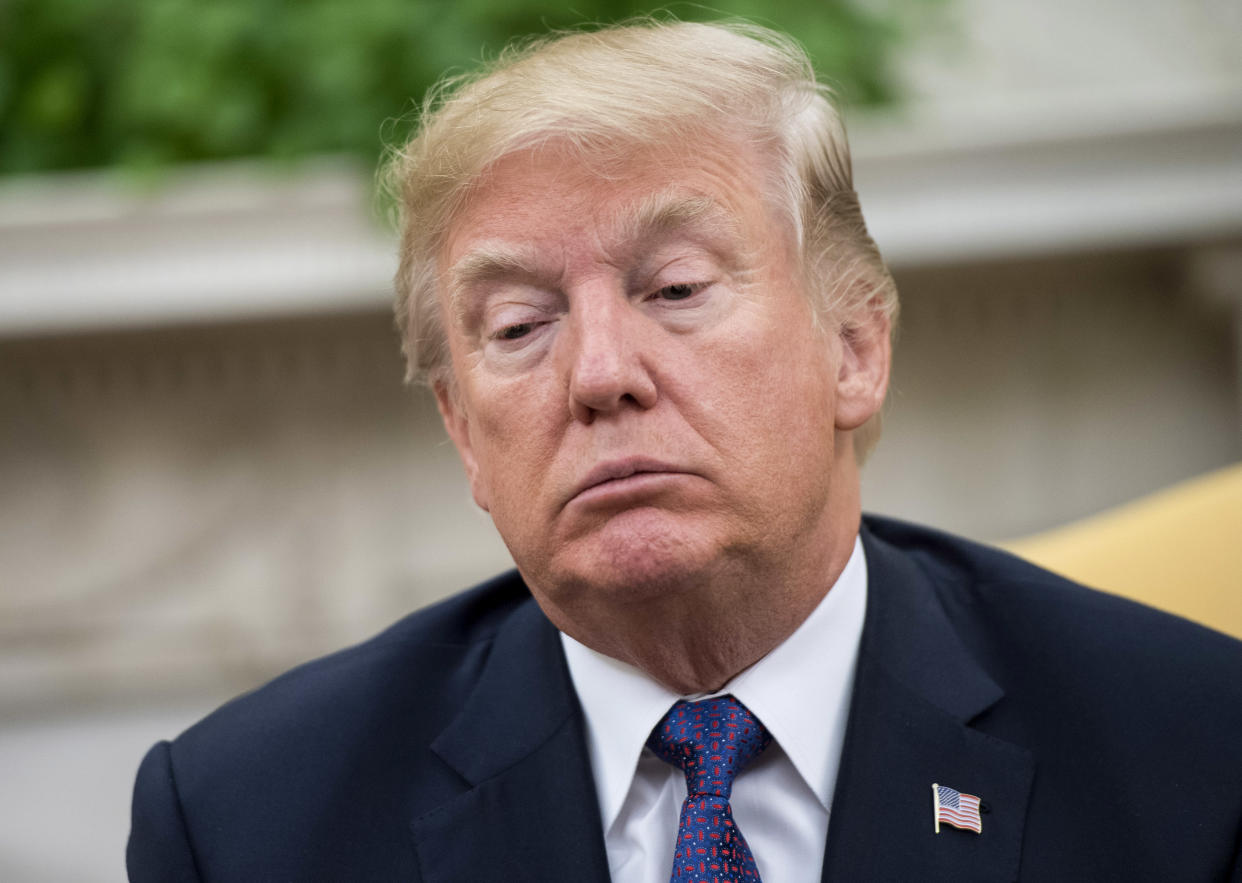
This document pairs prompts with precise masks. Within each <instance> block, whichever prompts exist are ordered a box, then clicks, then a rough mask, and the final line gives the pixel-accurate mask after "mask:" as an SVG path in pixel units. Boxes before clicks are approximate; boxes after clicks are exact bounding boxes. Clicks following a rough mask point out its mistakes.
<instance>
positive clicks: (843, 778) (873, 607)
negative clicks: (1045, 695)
mask: <svg viewBox="0 0 1242 883" xmlns="http://www.w3.org/2000/svg"><path fill="white" fill-rule="evenodd" d="M863 542H864V547H865V551H866V556H867V572H868V595H867V598H868V600H867V621H866V625H865V626H864V629H863V640H862V644H861V646H860V648H859V661H858V675H857V678H856V681H855V687H854V698H853V701H852V705H851V708H850V720H849V725H848V728H847V732H846V739H845V745H844V748H843V751H842V758H841V772H840V775H839V777H838V780H837V788H836V793H835V794H834V796H833V805H832V817H831V822H830V824H829V833H828V844H827V850H826V853H825V856H824V876H823V879H824V880H825V881H828V880H833V881H836V880H915V879H917V880H954V881H962V880H988V881H997V880H1014V879H1016V878H1017V874H1018V861H1019V858H1020V853H1021V846H1022V829H1023V823H1024V820H1025V816H1026V805H1027V800H1028V797H1029V792H1030V787H1031V781H1032V777H1033V769H1034V767H1033V762H1032V759H1031V757H1030V755H1029V753H1028V752H1026V751H1025V750H1024V749H1022V748H1020V747H1018V746H1016V745H1013V744H1010V743H1007V742H1002V741H1001V740H999V739H996V738H994V737H992V736H989V735H987V734H986V733H983V732H980V731H979V730H977V729H974V728H972V727H971V726H970V725H969V724H970V723H971V721H973V720H975V719H976V718H978V717H979V716H980V715H981V714H983V712H985V711H986V710H987V709H988V708H990V707H991V706H992V705H994V704H995V703H997V702H998V701H1003V700H1002V696H1003V691H1002V690H1001V689H1000V687H998V686H997V685H996V683H995V682H994V681H992V679H991V678H989V677H988V675H987V674H986V673H985V672H984V671H983V670H982V669H981V668H980V667H979V666H978V664H977V663H976V662H975V660H974V659H973V657H972V656H971V654H970V652H969V651H968V649H967V648H966V646H965V645H964V644H963V643H962V641H961V638H960V637H959V636H958V633H957V631H956V630H955V629H954V627H953V625H952V623H951V622H950V621H949V619H948V617H947V616H946V614H945V611H944V608H943V607H942V606H941V604H940V601H939V600H938V598H937V596H936V594H935V591H934V587H933V585H932V583H931V580H930V579H929V577H928V576H927V575H926V574H925V573H924V571H923V570H922V569H921V568H920V567H919V566H917V565H916V564H915V563H914V562H913V561H912V560H911V559H910V558H909V556H907V555H905V554H904V553H902V552H900V551H898V550H897V549H895V548H893V547H891V546H889V545H888V544H886V543H884V542H883V541H881V540H878V539H877V538H875V537H874V536H873V535H871V534H870V533H869V532H868V531H867V530H866V529H864V531H863ZM933 783H938V784H941V785H948V786H950V787H953V788H956V789H957V790H959V791H963V792H966V793H969V794H974V795H977V796H979V797H980V798H982V800H983V801H984V803H985V804H986V806H987V808H988V809H989V810H990V812H988V813H986V814H985V815H984V816H983V832H982V833H981V834H975V833H973V832H970V831H961V830H958V829H956V828H952V827H948V826H946V825H942V826H941V829H940V833H939V834H936V833H934V826H933V808H932V793H931V786H932V784H933Z"/></svg>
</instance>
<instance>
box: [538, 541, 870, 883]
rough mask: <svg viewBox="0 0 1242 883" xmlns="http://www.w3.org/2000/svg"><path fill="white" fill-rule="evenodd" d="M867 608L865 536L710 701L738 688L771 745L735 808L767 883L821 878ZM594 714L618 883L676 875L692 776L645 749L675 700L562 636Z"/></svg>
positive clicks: (596, 767)
mask: <svg viewBox="0 0 1242 883" xmlns="http://www.w3.org/2000/svg"><path fill="white" fill-rule="evenodd" d="M866 605H867V564H866V561H865V560H864V558H863V550H862V541H861V540H859V539H855V541H854V551H853V553H852V554H851V555H850V559H849V562H848V563H847V564H846V565H845V569H844V570H843V571H842V572H841V576H840V577H839V578H838V579H837V582H836V584H835V585H833V587H832V589H831V590H829V592H828V594H827V595H825V596H824V599H823V600H822V601H821V602H820V603H819V606H818V607H816V608H815V610H814V611H813V612H812V613H811V615H810V616H808V617H807V618H806V621H805V622H803V623H802V625H800V626H799V627H798V629H797V630H796V631H795V632H794V633H793V634H792V635H790V636H789V637H788V638H786V639H785V641H784V642H783V643H781V644H780V645H779V646H777V647H776V649H774V650H773V651H772V652H771V653H769V654H768V655H767V656H765V657H763V659H761V660H759V661H758V662H756V663H755V664H754V665H752V666H751V667H750V668H748V669H746V670H745V671H743V672H742V673H741V674H739V675H738V676H737V677H735V678H734V679H733V680H732V681H730V682H729V683H728V684H726V685H725V686H724V687H722V688H721V689H720V690H719V691H718V692H716V693H713V694H710V695H713V696H719V695H723V694H725V693H732V694H733V695H734V696H736V697H737V698H738V699H739V700H740V701H741V702H742V704H744V705H745V706H746V707H747V708H749V709H750V710H751V712H752V713H754V715H755V716H756V717H757V718H759V720H760V721H762V723H763V724H764V726H766V727H767V728H768V732H770V733H771V734H772V744H770V745H769V746H768V748H767V749H766V750H765V751H764V752H763V754H761V755H760V756H759V757H758V758H757V759H756V760H755V761H754V762H753V763H751V764H750V766H748V767H747V768H746V769H744V770H743V771H742V772H741V773H740V774H739V775H738V777H737V780H736V781H735V782H734V785H733V795H732V797H731V799H730V803H731V804H732V806H733V818H734V820H735V821H736V822H737V826H738V829H739V830H740V831H741V832H742V834H743V835H744V836H745V837H746V841H747V843H749V844H750V849H751V852H752V853H753V854H754V856H755V863H756V865H757V866H758V868H759V874H760V876H761V877H762V878H763V881H764V883H818V881H819V879H820V874H821V871H822V868H823V863H824V845H825V842H826V839H827V836H828V814H829V810H830V808H831V805H832V792H833V788H834V787H835V786H836V781H837V769H838V767H839V765H840V761H841V745H842V742H843V741H844V740H845V723H846V718H847V716H848V715H849V704H850V695H851V692H852V688H853V684H854V668H855V664H856V662H857V658H858V642H859V639H860V638H861V636H862V626H863V617H864V614H865V612H866ZM561 642H562V644H563V646H564V648H565V656H566V658H567V659H568V661H569V672H570V675H571V676H572V678H573V682H574V688H575V690H576V691H577V693H578V699H579V700H580V701H581V703H582V710H583V712H584V714H585V716H586V733H587V748H588V751H589V753H590V757H591V771H592V772H593V774H594V776H595V789H596V793H597V794H598V795H599V808H600V817H601V818H602V819H603V823H604V844H605V846H606V848H607V851H608V866H609V869H610V871H611V873H612V880H613V883H653V881H661V880H667V879H668V876H669V872H670V871H671V869H672V866H673V845H674V843H675V842H676V838H677V822H678V817H679V815H680V812H681V804H682V801H683V800H685V797H686V779H685V775H684V774H683V773H682V771H681V770H680V769H678V768H676V767H674V766H672V765H671V764H667V763H665V762H664V761H662V760H660V759H659V758H658V757H656V756H655V754H653V753H652V752H651V750H650V749H649V748H647V747H646V744H645V743H646V741H647V736H648V735H650V733H651V730H652V729H653V728H654V727H655V725H656V724H657V723H659V722H660V720H661V719H662V718H663V717H664V715H665V714H666V713H667V712H668V710H669V708H671V707H672V705H673V703H674V702H676V701H677V700H678V699H689V700H695V699H703V698H706V696H707V695H708V694H702V695H698V696H678V695H677V694H676V693H673V692H671V691H669V690H668V689H667V688H666V687H663V686H662V685H660V684H659V683H657V682H656V681H654V680H652V678H651V677H649V676H648V675H647V674H646V673H644V672H642V671H640V670H639V669H637V668H634V667H633V666H630V665H627V664H626V663H624V662H620V661H618V660H616V659H612V658H611V657H608V656H604V655H603V654H601V653H597V652H595V651H594V650H591V649H590V648H588V647H585V646H583V645H582V644H580V643H578V642H577V641H575V640H574V639H573V638H571V637H569V636H568V635H565V634H562V635H561Z"/></svg>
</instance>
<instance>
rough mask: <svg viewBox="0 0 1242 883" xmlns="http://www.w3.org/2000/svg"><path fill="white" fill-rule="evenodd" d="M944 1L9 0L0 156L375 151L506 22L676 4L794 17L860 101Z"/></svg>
mask: <svg viewBox="0 0 1242 883" xmlns="http://www.w3.org/2000/svg"><path fill="white" fill-rule="evenodd" d="M946 2H948V0H888V2H886V3H879V2H874V0H873V2H870V3H866V4H864V3H863V2H861V0H820V2H818V3H806V2H804V0H719V2H716V3H715V7H714V8H712V9H709V8H707V7H704V6H701V5H698V4H695V3H674V4H672V5H667V6H663V7H651V6H647V5H644V4H641V3H637V2H630V0H576V2H575V4H574V5H573V7H572V9H571V10H565V9H561V10H556V11H553V10H549V9H548V8H546V7H544V6H542V5H541V4H539V3H536V2H532V0H505V2H497V0H456V2H449V0H352V2H348V3H346V2H341V0H0V173H3V174H13V173H20V172H29V171H36V170H52V169H65V168H82V167H93V166H109V165H122V166H130V167H134V168H138V169H141V168H149V167H152V166H158V165H160V164H166V163H176V162H186V161H196V160H210V159H223V158H229V157H241V156H271V157H279V158H282V159H290V158H296V157H299V156H303V155H308V154H314V153H325V152H331V153H347V154H354V155H356V156H358V157H360V159H362V160H363V161H364V162H367V163H372V162H374V160H375V158H376V157H377V156H378V155H379V154H380V152H381V150H382V147H383V143H384V142H387V143H392V142H393V141H397V140H400V139H401V137H402V136H404V134H405V133H406V131H407V128H408V125H409V120H410V119H411V117H412V114H411V113H410V111H411V110H412V109H413V108H414V107H416V106H417V104H418V102H419V101H420V100H421V97H422V95H423V93H424V92H425V90H426V89H427V88H428V87H429V86H430V85H431V84H432V83H433V82H435V81H436V80H437V79H438V78H439V77H440V76H441V75H442V74H443V73H445V72H446V71H447V70H450V69H455V70H458V71H461V70H466V69H469V68H470V67H471V66H473V65H474V64H475V63H476V62H477V60H478V59H479V58H480V57H490V56H493V55H495V53H497V52H498V51H499V50H500V49H501V48H502V47H503V46H504V44H505V43H507V42H508V40H509V39H511V38H512V37H514V36H517V35H523V34H528V33H539V32H543V31H546V30H547V29H548V28H563V27H573V26H579V25H582V24H583V23H599V22H612V21H618V20H621V19H624V18H628V17H631V16H633V15H636V14H640V13H644V12H647V11H651V10H659V9H666V10H668V11H670V12H672V13H673V14H674V15H676V16H677V17H679V18H683V19H690V20H709V19H714V18H721V17H725V16H728V17H741V18H749V19H752V20H754V21H757V22H759V23H761V24H767V25H770V26H773V27H776V28H779V29H781V30H784V31H787V32H789V33H791V34H794V35H795V36H796V37H798V39H799V40H801V41H802V43H803V44H804V45H805V46H806V47H807V49H808V51H809V52H810V53H811V56H812V58H813V59H814V61H815V63H816V66H817V69H818V70H819V71H820V73H821V75H822V76H823V77H824V78H825V79H826V80H827V81H828V82H830V83H832V84H833V85H835V86H836V87H837V88H838V90H839V91H840V92H841V93H842V94H843V96H844V97H845V98H846V99H847V100H848V101H850V102H852V103H864V104H865V103H880V102H885V101H891V100H893V99H894V98H895V86H894V81H893V65H892V60H893V57H894V55H895V53H896V52H897V51H898V50H899V49H900V46H901V44H902V42H903V40H904V35H905V30H904V29H903V22H906V21H910V20H914V19H917V18H918V17H919V16H927V15H932V16H934V15H935V14H936V11H937V10H939V9H941V8H943V6H944V4H945V3H946Z"/></svg>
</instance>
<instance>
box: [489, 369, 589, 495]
mask: <svg viewBox="0 0 1242 883" xmlns="http://www.w3.org/2000/svg"><path fill="white" fill-rule="evenodd" d="M539 390H540V385H539V384H537V383H534V382H529V381H527V382H523V383H520V384H516V383H515V384H503V385H498V386H495V387H493V388H492V389H491V390H490V392H489V393H488V394H487V395H486V396H484V397H476V398H475V401H476V403H477V405H476V407H475V409H474V414H473V415H472V419H471V424H470V427H471V438H472V439H473V441H474V444H475V451H476V455H477V459H478V463H479V472H480V479H481V480H482V481H483V482H484V485H485V486H486V487H487V488H488V489H489V491H490V493H489V496H490V499H491V504H492V510H493V514H495V508H496V507H497V506H500V507H503V506H505V504H506V503H507V502H510V501H517V503H518V505H520V504H521V501H522V500H528V501H529V500H533V499H534V498H535V497H534V495H535V494H536V493H537V492H538V490H539V488H540V487H541V486H542V476H543V474H544V469H545V467H546V465H547V464H548V463H549V462H550V461H551V458H552V451H553V450H554V448H555V436H556V427H557V426H558V425H559V424H560V422H561V421H559V420H558V419H557V416H556V415H555V414H553V413H552V412H551V410H550V407H551V404H552V403H551V398H550V397H549V396H547V395H543V394H541V393H540V392H539ZM565 409H566V410H567V406H565Z"/></svg>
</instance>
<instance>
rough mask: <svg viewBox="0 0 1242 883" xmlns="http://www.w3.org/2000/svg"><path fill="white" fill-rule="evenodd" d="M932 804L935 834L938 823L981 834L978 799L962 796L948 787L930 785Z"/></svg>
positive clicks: (981, 820) (938, 831) (966, 795)
mask: <svg viewBox="0 0 1242 883" xmlns="http://www.w3.org/2000/svg"><path fill="white" fill-rule="evenodd" d="M932 803H933V805H934V806H935V819H936V833H937V834H939V833H940V823H941V822H944V823H945V824H948V825H952V826H953V827H954V828H961V829H962V830H963V831H974V832H975V833H976V834H982V833H983V819H982V817H981V816H980V815H979V798H978V797H975V795H973V794H963V793H962V792H961V791H958V790H956V789H954V788H950V787H949V786H948V785H932Z"/></svg>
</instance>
